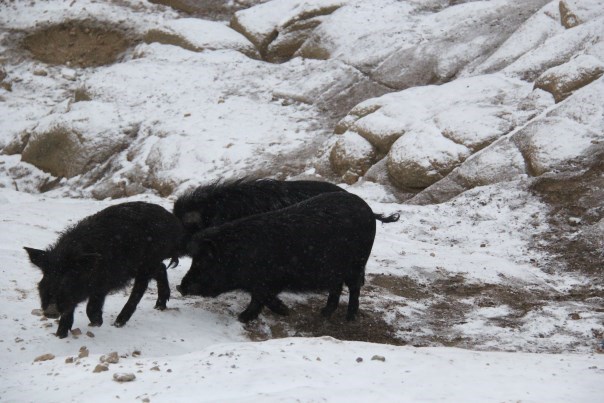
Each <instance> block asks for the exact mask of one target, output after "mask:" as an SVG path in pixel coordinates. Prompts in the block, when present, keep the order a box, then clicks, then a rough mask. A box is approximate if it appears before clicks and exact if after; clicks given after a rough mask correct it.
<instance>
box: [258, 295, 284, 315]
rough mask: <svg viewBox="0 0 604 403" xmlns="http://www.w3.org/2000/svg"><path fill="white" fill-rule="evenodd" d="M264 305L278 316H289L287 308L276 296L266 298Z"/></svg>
mask: <svg viewBox="0 0 604 403" xmlns="http://www.w3.org/2000/svg"><path fill="white" fill-rule="evenodd" d="M264 304H265V305H266V306H267V307H268V309H270V310H271V311H273V312H275V313H276V314H278V315H289V308H288V307H287V305H285V304H284V303H283V301H281V300H280V299H279V297H277V296H274V297H268V298H266V299H265V300H264Z"/></svg>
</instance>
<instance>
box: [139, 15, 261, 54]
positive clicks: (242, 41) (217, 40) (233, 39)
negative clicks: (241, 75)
mask: <svg viewBox="0 0 604 403" xmlns="http://www.w3.org/2000/svg"><path fill="white" fill-rule="evenodd" d="M144 39H145V41H146V42H148V43H151V42H159V43H164V44H168V45H175V46H180V47H182V48H184V49H188V50H193V51H196V52H199V51H202V50H205V49H208V50H216V49H233V50H236V51H239V52H241V53H243V54H245V55H247V56H249V57H252V58H255V59H257V58H259V57H260V54H259V53H258V51H257V50H256V48H255V47H254V46H253V45H252V43H251V42H250V41H248V40H247V39H246V38H245V37H244V36H243V35H241V34H240V33H239V32H237V31H234V30H233V29H231V28H229V27H228V26H226V25H225V24H222V23H220V22H213V21H206V20H201V19H198V18H180V19H177V20H170V21H168V22H166V23H165V25H164V26H160V27H158V28H155V29H151V30H149V31H148V32H147V33H146V34H145V36H144Z"/></svg>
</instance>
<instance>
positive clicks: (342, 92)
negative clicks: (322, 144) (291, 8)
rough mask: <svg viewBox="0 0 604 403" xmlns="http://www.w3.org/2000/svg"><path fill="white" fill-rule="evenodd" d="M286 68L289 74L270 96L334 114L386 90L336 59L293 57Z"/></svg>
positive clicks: (339, 114)
mask: <svg viewBox="0 0 604 403" xmlns="http://www.w3.org/2000/svg"><path fill="white" fill-rule="evenodd" d="M287 67H288V68H289V69H290V71H291V74H289V75H288V77H287V80H284V81H283V82H282V83H280V84H278V85H277V86H276V87H275V89H273V91H272V92H273V95H274V96H275V97H277V98H283V99H286V100H290V101H291V100H293V101H296V102H303V103H306V104H312V105H316V106H317V107H319V108H320V109H321V110H323V111H326V112H327V113H328V114H329V115H330V116H334V117H341V116H343V115H344V114H346V113H347V112H348V111H350V109H351V108H353V107H354V106H355V105H357V104H358V103H359V102H360V101H363V100H365V99H367V98H370V97H374V96H380V95H382V94H385V93H387V92H389V89H388V88H386V87H384V86H382V85H380V84H378V83H376V82H374V81H373V80H370V79H368V78H367V77H365V76H364V75H363V74H362V73H360V72H359V71H358V70H357V69H355V68H353V67H350V66H349V65H347V64H345V63H342V62H340V61H337V60H327V61H317V60H309V59H302V58H296V59H293V60H291V61H290V62H288V63H287Z"/></svg>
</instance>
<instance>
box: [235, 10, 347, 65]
mask: <svg viewBox="0 0 604 403" xmlns="http://www.w3.org/2000/svg"><path fill="white" fill-rule="evenodd" d="M345 3H347V0H328V1H324V0H323V1H318V0H312V1H301V0H273V1H269V2H267V3H264V4H259V5H257V6H255V7H252V8H249V9H246V10H241V11H239V12H237V13H236V14H235V15H234V16H233V18H232V19H231V23H230V25H231V27H232V28H233V29H234V30H236V31H238V32H240V33H241V34H243V35H244V36H245V37H247V38H248V39H249V40H250V41H251V42H252V43H253V44H254V45H255V46H256V49H258V51H259V52H260V54H261V55H262V57H263V58H264V59H265V60H267V61H271V62H276V63H280V62H284V61H286V60H289V59H290V58H291V57H292V56H293V55H294V53H296V51H297V50H298V49H299V48H300V47H301V46H302V44H303V43H304V42H305V41H306V39H307V38H308V37H309V35H310V34H311V33H312V32H313V30H314V29H315V28H316V27H317V26H318V25H320V24H321V22H322V21H323V17H324V16H326V15H329V14H331V13H333V12H334V11H335V10H337V9H338V8H340V7H341V6H342V5H344V4H345Z"/></svg>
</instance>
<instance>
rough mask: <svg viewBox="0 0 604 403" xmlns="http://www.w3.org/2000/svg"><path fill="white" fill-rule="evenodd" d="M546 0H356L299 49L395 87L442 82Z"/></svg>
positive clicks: (496, 43)
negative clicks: (430, 1) (447, 0)
mask: <svg viewBox="0 0 604 403" xmlns="http://www.w3.org/2000/svg"><path fill="white" fill-rule="evenodd" d="M545 2H546V1H544V0H532V1H527V2H522V3H518V2H515V1H510V0H496V1H488V2H468V3H464V4H456V5H453V6H450V7H444V6H441V7H435V8H427V7H426V4H422V3H421V2H400V1H394V0H378V1H374V2H363V1H354V2H350V3H349V4H347V5H344V6H342V7H341V8H340V9H338V10H337V11H335V12H334V13H333V14H331V15H330V16H329V18H327V19H326V20H325V21H324V22H323V23H322V24H321V25H320V26H319V27H317V28H316V29H315V30H314V31H313V33H312V35H311V36H310V38H309V39H308V40H307V41H306V42H305V44H304V45H303V46H302V47H301V48H300V51H299V52H298V54H299V55H300V56H302V57H313V58H319V59H327V58H337V59H340V60H343V61H345V62H346V63H349V64H351V65H353V66H355V67H357V68H359V69H360V70H362V71H364V72H366V73H367V74H369V75H370V76H371V77H372V78H373V79H375V80H376V81H379V82H381V83H383V84H385V85H388V86H390V87H393V88H398V89H402V88H408V87H411V86H414V85H424V84H429V83H434V82H444V81H447V80H449V79H451V78H452V77H453V76H455V75H456V74H457V72H459V71H460V70H461V68H463V67H464V66H465V65H466V64H468V63H469V62H474V61H475V60H476V59H477V58H482V57H484V55H486V54H488V53H490V52H491V51H492V50H493V49H495V48H497V46H499V44H501V42H503V41H504V40H505V39H506V38H507V36H509V35H510V34H511V33H512V32H513V31H514V29H515V28H516V27H518V26H519V25H520V24H521V23H523V22H524V21H525V20H526V19H527V18H528V17H530V15H531V14H532V13H533V12H534V11H535V10H537V9H539V7H541V6H542V5H543V4H544V3H545ZM376 3H379V5H378V4H376ZM443 7H444V8H443ZM367 21H380V24H368V23H367ZM451 33H455V34H454V35H452V34H451Z"/></svg>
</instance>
